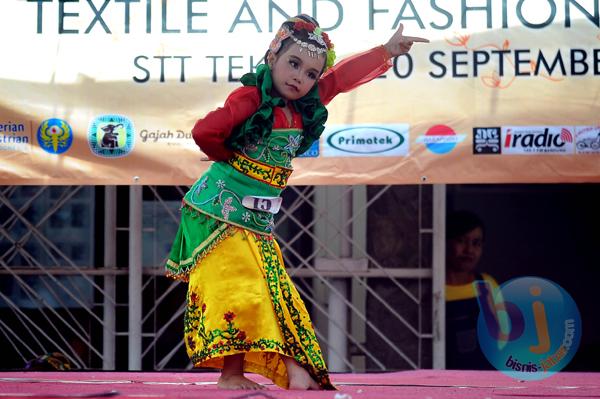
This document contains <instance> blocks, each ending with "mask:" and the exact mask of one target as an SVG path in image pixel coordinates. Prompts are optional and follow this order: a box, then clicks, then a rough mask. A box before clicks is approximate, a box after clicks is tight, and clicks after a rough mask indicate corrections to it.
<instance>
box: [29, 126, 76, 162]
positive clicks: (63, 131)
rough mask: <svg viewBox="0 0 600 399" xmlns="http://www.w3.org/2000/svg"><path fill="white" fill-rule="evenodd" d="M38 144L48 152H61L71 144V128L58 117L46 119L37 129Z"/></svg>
mask: <svg viewBox="0 0 600 399" xmlns="http://www.w3.org/2000/svg"><path fill="white" fill-rule="evenodd" d="M36 137H37V142H38V144H39V146H40V147H41V148H42V149H43V150H44V151H46V152H48V153H50V154H62V153H63V152H66V151H67V150H68V149H69V148H71V145H72V144H73V129H71V126H69V124H68V123H67V122H66V121H64V120H62V119H58V118H51V119H46V120H45V121H43V122H42V123H41V124H40V126H39V127H38V130H37V136H36Z"/></svg>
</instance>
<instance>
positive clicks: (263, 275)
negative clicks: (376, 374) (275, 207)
mask: <svg viewBox="0 0 600 399" xmlns="http://www.w3.org/2000/svg"><path fill="white" fill-rule="evenodd" d="M184 332H185V344H186V347H187V352H188V355H189V356H190V359H191V360H192V362H193V363H194V366H195V367H210V368H223V357H224V356H227V355H235V354H239V353H245V360H244V371H247V372H251V373H258V374H261V375H263V376H265V377H267V378H269V379H271V380H272V381H273V382H274V383H275V384H276V385H278V386H280V387H282V388H287V387H288V376H287V370H286V367H285V364H284V363H283V360H282V356H288V357H291V358H294V359H295V360H296V361H297V362H298V363H299V364H300V365H301V366H302V367H304V368H305V369H306V370H307V371H308V372H309V374H310V375H311V376H312V378H313V379H314V380H315V381H316V382H317V383H318V384H319V385H320V386H321V388H323V389H335V388H334V387H333V385H332V384H331V381H330V380H329V374H328V372H327V368H326V366H325V361H324V360H323V355H322V353H321V349H320V348H319V344H318V342H317V338H316V336H315V333H314V330H313V328H312V324H311V321H310V318H309V315H308V312H307V311H306V307H305V306H304V302H302V299H301V298H300V296H299V295H298V292H297V291H296V288H295V287H294V285H293V283H292V281H291V279H290V277H289V276H288V274H287V272H286V271H285V268H284V266H283V258H282V256H281V251H280V249H279V245H278V244H277V242H276V241H275V240H274V239H272V238H269V237H265V236H262V235H259V234H255V233H252V232H249V231H247V230H244V229H241V228H237V229H236V231H235V232H234V233H233V234H232V235H231V236H229V237H227V238H225V239H224V240H223V241H222V242H220V243H219V244H218V245H217V246H216V248H214V249H213V250H212V251H211V252H210V253H209V254H208V255H206V256H205V257H204V258H203V259H202V260H201V261H200V262H199V263H198V265H196V267H194V268H193V269H192V271H191V272H190V275H189V285H188V295H187V307H186V311H185V317H184Z"/></svg>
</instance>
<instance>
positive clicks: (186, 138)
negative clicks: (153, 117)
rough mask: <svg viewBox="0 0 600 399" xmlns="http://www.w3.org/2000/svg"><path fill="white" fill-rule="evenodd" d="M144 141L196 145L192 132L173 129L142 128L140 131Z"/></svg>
mask: <svg viewBox="0 0 600 399" xmlns="http://www.w3.org/2000/svg"><path fill="white" fill-rule="evenodd" d="M138 136H139V138H140V141H141V142H142V143H149V144H155V143H164V144H166V145H175V146H177V145H187V144H189V145H194V146H195V143H194V140H193V138H192V132H184V131H183V130H180V129H178V130H171V129H166V130H165V129H142V130H140V132H139V133H138Z"/></svg>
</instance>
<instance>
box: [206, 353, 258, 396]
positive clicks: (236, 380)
mask: <svg viewBox="0 0 600 399" xmlns="http://www.w3.org/2000/svg"><path fill="white" fill-rule="evenodd" d="M244 356H245V355H244V354H243V353H240V354H237V355H230V356H225V358H224V359H223V371H222V372H221V376H220V377H219V381H218V382H217V386H218V387H219V388H220V389H264V386H262V385H260V384H257V383H256V382H254V381H251V380H249V379H247V378H246V377H244Z"/></svg>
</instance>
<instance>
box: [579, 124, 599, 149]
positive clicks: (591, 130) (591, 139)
mask: <svg viewBox="0 0 600 399" xmlns="http://www.w3.org/2000/svg"><path fill="white" fill-rule="evenodd" d="M575 151H577V153H578V154H600V126H578V127H577V128H576V130H575Z"/></svg>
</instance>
